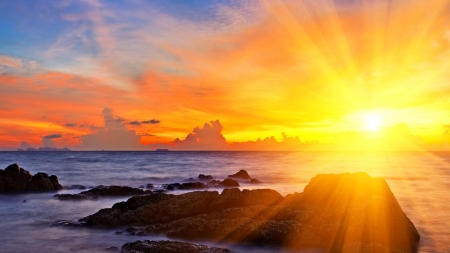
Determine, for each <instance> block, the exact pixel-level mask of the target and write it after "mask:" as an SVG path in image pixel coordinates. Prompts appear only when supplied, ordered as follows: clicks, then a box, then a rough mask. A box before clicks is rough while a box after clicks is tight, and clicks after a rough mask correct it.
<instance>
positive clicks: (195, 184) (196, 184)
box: [178, 182, 207, 190]
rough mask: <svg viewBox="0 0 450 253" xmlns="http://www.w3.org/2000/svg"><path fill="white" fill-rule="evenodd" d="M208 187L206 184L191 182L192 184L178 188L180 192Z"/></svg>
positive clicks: (183, 184)
mask: <svg viewBox="0 0 450 253" xmlns="http://www.w3.org/2000/svg"><path fill="white" fill-rule="evenodd" d="M206 187H207V186H206V185H205V184H204V183H200V182H190V183H182V184H181V185H180V186H178V189H179V190H194V189H203V188H206Z"/></svg>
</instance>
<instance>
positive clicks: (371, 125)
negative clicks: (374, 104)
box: [364, 114, 381, 131]
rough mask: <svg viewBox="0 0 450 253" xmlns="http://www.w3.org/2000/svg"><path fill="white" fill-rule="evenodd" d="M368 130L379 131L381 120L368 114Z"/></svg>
mask: <svg viewBox="0 0 450 253" xmlns="http://www.w3.org/2000/svg"><path fill="white" fill-rule="evenodd" d="M364 120H365V123H366V129H367V130H369V131H378V130H379V128H380V125H381V118H380V116H378V115H375V114H368V115H366V116H365V118H364Z"/></svg>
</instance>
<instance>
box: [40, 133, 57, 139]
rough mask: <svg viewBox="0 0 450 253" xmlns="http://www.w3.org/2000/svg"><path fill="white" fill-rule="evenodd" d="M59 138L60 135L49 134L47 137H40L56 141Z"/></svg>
mask: <svg viewBox="0 0 450 253" xmlns="http://www.w3.org/2000/svg"><path fill="white" fill-rule="evenodd" d="M61 137H62V135H61V134H49V135H45V136H42V138H46V139H58V138H61Z"/></svg>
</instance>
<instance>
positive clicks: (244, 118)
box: [0, 0, 450, 150]
mask: <svg viewBox="0 0 450 253" xmlns="http://www.w3.org/2000/svg"><path fill="white" fill-rule="evenodd" d="M449 69H450V0H439V1H424V0H396V1H393V0H361V1H355V0H314V1H312V0H303V1H301V0H300V1H282V0H270V1H269V0H260V1H258V0H254V1H253V0H250V1H234V0H230V1H218V0H216V1H207V0H204V1H203V0H199V1H194V0H192V1H157V0H156V1H143V0H130V1H101V0H82V1H72V0H61V1H44V0H35V1H28V0H17V1H6V0H0V150H16V149H18V148H22V149H26V148H29V147H34V148H38V147H54V148H63V147H68V148H70V149H72V150H153V149H155V148H169V149H172V150H297V149H325V150H341V149H344V150H348V149H351V150H353V149H357V150H358V149H376V150H379V149H400V150H403V149H406V150H449V149H450V148H449V147H450V145H449V143H450V84H449V80H450V78H449V77H450V76H449V75H450V71H448V70H449Z"/></svg>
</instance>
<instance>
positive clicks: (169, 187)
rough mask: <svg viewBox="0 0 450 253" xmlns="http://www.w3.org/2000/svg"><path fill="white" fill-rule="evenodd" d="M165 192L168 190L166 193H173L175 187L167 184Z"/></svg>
mask: <svg viewBox="0 0 450 253" xmlns="http://www.w3.org/2000/svg"><path fill="white" fill-rule="evenodd" d="M166 190H168V191H173V190H175V187H174V186H173V185H172V184H169V185H168V186H167V187H166Z"/></svg>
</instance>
